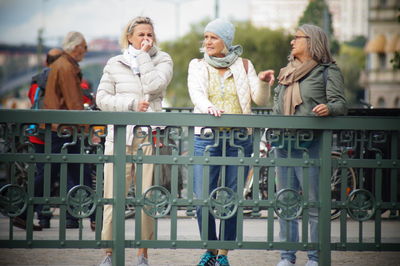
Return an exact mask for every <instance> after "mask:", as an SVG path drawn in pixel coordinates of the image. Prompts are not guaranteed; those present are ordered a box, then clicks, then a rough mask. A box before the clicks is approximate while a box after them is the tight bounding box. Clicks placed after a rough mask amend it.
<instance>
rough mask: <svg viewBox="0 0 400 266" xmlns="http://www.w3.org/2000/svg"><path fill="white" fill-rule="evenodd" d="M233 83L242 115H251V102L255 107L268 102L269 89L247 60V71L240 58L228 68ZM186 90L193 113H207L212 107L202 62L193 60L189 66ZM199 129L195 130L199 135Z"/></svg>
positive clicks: (205, 71) (204, 64)
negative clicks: (187, 89)
mask: <svg viewBox="0 0 400 266" xmlns="http://www.w3.org/2000/svg"><path fill="white" fill-rule="evenodd" d="M229 69H230V70H231V72H232V74H233V79H234V81H235V86H236V92H237V95H238V99H239V103H240V106H241V107H242V111H243V114H251V101H253V102H254V103H256V104H257V105H263V106H265V105H266V104H267V102H268V100H269V96H270V87H269V85H268V83H266V82H264V81H261V80H260V79H259V78H258V76H257V73H256V71H255V69H254V66H253V64H252V63H251V61H250V60H248V70H247V73H246V70H245V68H244V64H243V60H242V58H238V59H237V60H236V61H235V62H234V63H233V64H232V65H231V66H230V67H229ZM188 72H189V73H188V88H189V94H190V98H191V100H192V102H193V104H194V112H195V113H208V107H210V106H214V104H213V103H211V102H210V100H209V99H208V89H209V88H208V85H209V76H208V70H207V63H206V62H205V61H204V60H199V59H193V60H192V61H191V62H190V64H189V71H188ZM200 130H201V128H196V129H195V133H196V134H199V133H200Z"/></svg>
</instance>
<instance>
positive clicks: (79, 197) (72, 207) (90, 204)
mask: <svg viewBox="0 0 400 266" xmlns="http://www.w3.org/2000/svg"><path fill="white" fill-rule="evenodd" d="M96 202H97V195H96V192H95V191H94V190H93V189H92V188H90V187H88V186H84V185H77V186H75V187H73V188H71V189H70V191H69V192H68V194H67V210H68V212H69V213H70V214H71V215H72V216H74V217H76V218H86V217H89V216H90V215H91V214H92V213H93V212H94V210H95V209H96Z"/></svg>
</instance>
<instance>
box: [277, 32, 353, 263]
mask: <svg viewBox="0 0 400 266" xmlns="http://www.w3.org/2000/svg"><path fill="white" fill-rule="evenodd" d="M290 44H291V46H292V50H291V53H290V55H289V63H288V65H287V66H286V67H284V68H282V69H281V70H280V73H279V76H278V81H279V84H278V86H277V87H276V88H275V90H274V92H275V94H274V106H273V113H274V114H279V115H298V116H318V117H325V116H335V115H345V114H346V113H347V107H346V100H345V97H344V84H343V76H342V73H341V72H340V69H339V68H338V66H337V65H336V64H335V62H334V61H333V59H332V56H331V53H330V51H329V43H328V38H327V36H326V34H325V33H324V32H323V31H322V29H321V28H319V27H317V26H314V25H309V24H305V25H302V26H300V27H299V28H298V30H297V31H296V33H295V36H294V38H293V40H292V41H291V42H290ZM285 143H286V142H285ZM293 145H294V144H293ZM300 145H301V146H304V147H302V148H296V147H290V148H288V147H287V146H288V143H286V145H285V147H283V148H281V147H276V148H275V156H276V158H288V157H290V158H303V153H304V148H306V149H307V151H308V155H309V158H319V148H320V141H319V136H318V134H317V132H314V139H313V140H311V141H310V142H308V143H300ZM308 169H309V171H308V173H309V174H308V183H309V197H308V200H309V201H313V202H318V186H319V167H309V168H308ZM276 174H277V184H276V186H277V191H280V190H282V189H294V190H296V191H299V192H300V191H301V190H302V186H303V169H302V167H287V166H279V167H276ZM309 214H310V216H309V217H310V219H309V223H310V238H311V239H310V240H311V242H315V243H316V242H318V210H317V208H311V209H310V210H309ZM279 224H280V233H279V236H280V240H281V241H287V242H298V241H299V231H298V220H290V221H287V220H284V219H281V218H279ZM295 254H296V251H295V250H284V251H281V261H280V262H279V263H278V266H289V265H294V264H295V263H296V255H295ZM308 259H309V260H308V262H307V264H306V265H307V266H315V265H318V251H317V250H311V251H309V252H308Z"/></svg>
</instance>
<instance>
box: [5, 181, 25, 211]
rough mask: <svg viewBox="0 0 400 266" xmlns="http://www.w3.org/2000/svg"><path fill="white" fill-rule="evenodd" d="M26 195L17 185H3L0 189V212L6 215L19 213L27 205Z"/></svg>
mask: <svg viewBox="0 0 400 266" xmlns="http://www.w3.org/2000/svg"><path fill="white" fill-rule="evenodd" d="M27 199H28V195H27V194H26V192H25V190H24V189H23V188H21V187H20V186H18V185H11V184H8V185H5V186H3V187H2V188H1V189H0V212H1V213H2V214H3V215H5V216H8V217H16V216H18V215H21V214H22V213H23V212H24V211H25V209H26V207H27V205H28V204H27Z"/></svg>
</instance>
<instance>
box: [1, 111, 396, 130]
mask: <svg viewBox="0 0 400 266" xmlns="http://www.w3.org/2000/svg"><path fill="white" fill-rule="evenodd" d="M44 122H46V123H58V124H85V123H90V124H97V125H101V124H114V125H132V124H133V125H158V126H204V125H208V126H210V127H250V128H251V127H253V128H254V127H255V128H259V127H265V128H289V129H291V128H293V129H296V128H301V129H325V130H326V129H327V130H340V129H342V130H400V117H399V116H397V117H396V116H340V117H339V116H338V117H301V116H278V115H270V114H257V115H254V114H253V115H228V114H226V115H223V116H222V117H218V118H216V117H212V116H210V115H207V114H194V113H175V112H171V113H167V112H158V113H136V112H118V113H116V112H102V111H64V110H7V109H3V110H0V123H44Z"/></svg>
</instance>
